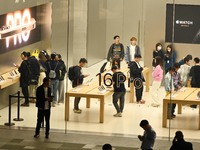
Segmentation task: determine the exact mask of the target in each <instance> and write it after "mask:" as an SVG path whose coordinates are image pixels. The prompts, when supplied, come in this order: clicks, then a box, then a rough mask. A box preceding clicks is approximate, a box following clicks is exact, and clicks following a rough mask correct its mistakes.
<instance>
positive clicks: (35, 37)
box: [0, 7, 41, 53]
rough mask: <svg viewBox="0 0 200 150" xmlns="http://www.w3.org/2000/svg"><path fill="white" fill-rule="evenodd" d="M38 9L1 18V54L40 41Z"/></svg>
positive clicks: (8, 14) (26, 10) (33, 8)
mask: <svg viewBox="0 0 200 150" xmlns="http://www.w3.org/2000/svg"><path fill="white" fill-rule="evenodd" d="M40 39H41V32H40V25H39V24H38V23H37V7H32V8H27V9H24V10H19V11H15V12H11V13H7V14H4V15H1V16H0V53H5V52H8V51H10V50H14V49H17V48H21V47H23V46H26V45H30V44H33V43H35V42H38V41H40Z"/></svg>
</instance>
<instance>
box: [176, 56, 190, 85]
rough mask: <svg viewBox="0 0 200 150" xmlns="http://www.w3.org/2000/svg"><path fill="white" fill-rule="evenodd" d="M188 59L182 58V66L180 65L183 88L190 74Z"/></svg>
mask: <svg viewBox="0 0 200 150" xmlns="http://www.w3.org/2000/svg"><path fill="white" fill-rule="evenodd" d="M190 68H191V67H190V59H189V58H188V57H185V58H184V65H181V67H180V71H179V73H180V75H181V82H182V85H183V86H187V82H188V79H189V73H190Z"/></svg>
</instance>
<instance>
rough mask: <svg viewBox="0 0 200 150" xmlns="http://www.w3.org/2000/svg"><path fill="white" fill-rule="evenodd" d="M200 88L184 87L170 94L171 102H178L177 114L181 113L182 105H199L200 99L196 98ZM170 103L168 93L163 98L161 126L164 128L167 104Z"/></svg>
mask: <svg viewBox="0 0 200 150" xmlns="http://www.w3.org/2000/svg"><path fill="white" fill-rule="evenodd" d="M198 91H200V89H197V88H189V87H188V88H185V89H184V90H180V91H178V92H174V93H173V94H172V96H171V103H176V104H178V114H181V113H182V105H192V104H196V105H200V100H198V99H197V93H198ZM169 103H170V95H168V96H166V97H165V98H164V99H163V118H162V126H163V127H164V128H166V127H167V111H168V104H169ZM198 129H199V130H200V111H199V127H198Z"/></svg>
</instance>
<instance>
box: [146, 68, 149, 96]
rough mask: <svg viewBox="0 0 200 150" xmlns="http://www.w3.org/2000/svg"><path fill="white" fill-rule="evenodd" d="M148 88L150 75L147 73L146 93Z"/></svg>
mask: <svg viewBox="0 0 200 150" xmlns="http://www.w3.org/2000/svg"><path fill="white" fill-rule="evenodd" d="M149 87H150V74H149V71H147V73H146V92H149Z"/></svg>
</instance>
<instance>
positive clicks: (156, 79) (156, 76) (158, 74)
mask: <svg viewBox="0 0 200 150" xmlns="http://www.w3.org/2000/svg"><path fill="white" fill-rule="evenodd" d="M154 61H155V62H154V64H155V69H154V70H153V73H152V76H153V83H152V90H153V91H152V92H151V96H152V98H153V100H154V103H152V104H151V106H152V107H158V106H160V101H159V97H158V90H159V88H160V85H161V82H162V79H163V69H162V67H161V66H162V59H161V57H160V56H156V57H155V59H154Z"/></svg>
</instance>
